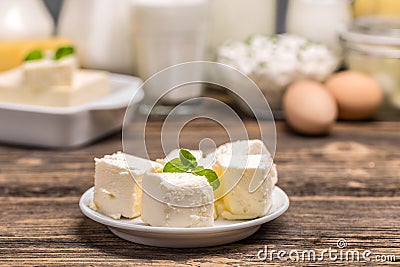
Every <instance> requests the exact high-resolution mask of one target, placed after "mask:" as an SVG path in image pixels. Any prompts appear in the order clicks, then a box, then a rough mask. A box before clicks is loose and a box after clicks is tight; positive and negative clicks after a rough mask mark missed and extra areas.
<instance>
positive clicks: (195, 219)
mask: <svg viewBox="0 0 400 267" xmlns="http://www.w3.org/2000/svg"><path fill="white" fill-rule="evenodd" d="M143 191H144V192H143V199H142V220H143V222H144V223H147V224H149V225H152V226H163V227H205V226H212V225H214V207H213V206H214V205H213V200H214V198H213V189H212V187H211V186H210V184H209V183H208V181H207V179H206V177H204V176H196V175H193V174H191V173H146V174H145V175H144V177H143Z"/></svg>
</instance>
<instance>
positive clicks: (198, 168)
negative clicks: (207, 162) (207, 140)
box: [192, 166, 204, 174]
mask: <svg viewBox="0 0 400 267" xmlns="http://www.w3.org/2000/svg"><path fill="white" fill-rule="evenodd" d="M202 170H204V167H203V166H196V168H194V169H193V170H192V172H193V173H194V174H196V173H197V172H200V171H202Z"/></svg>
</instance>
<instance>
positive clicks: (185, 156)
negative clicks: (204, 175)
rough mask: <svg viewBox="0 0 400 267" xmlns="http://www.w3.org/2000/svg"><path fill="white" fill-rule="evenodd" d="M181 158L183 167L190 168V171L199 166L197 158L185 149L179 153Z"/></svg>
mask: <svg viewBox="0 0 400 267" xmlns="http://www.w3.org/2000/svg"><path fill="white" fill-rule="evenodd" d="M179 158H180V160H181V162H182V164H183V165H185V166H188V167H189V169H194V168H196V166H197V160H196V158H195V156H193V155H192V153H190V152H189V151H187V150H185V149H181V150H180V151H179Z"/></svg>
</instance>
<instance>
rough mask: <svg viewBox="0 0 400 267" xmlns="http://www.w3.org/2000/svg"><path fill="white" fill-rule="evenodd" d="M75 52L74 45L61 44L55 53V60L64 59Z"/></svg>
mask: <svg viewBox="0 0 400 267" xmlns="http://www.w3.org/2000/svg"><path fill="white" fill-rule="evenodd" d="M74 53H75V48H74V47H73V46H61V47H59V48H58V49H57V50H56V52H55V53H54V60H59V59H62V58H63V57H67V56H70V55H73V54H74Z"/></svg>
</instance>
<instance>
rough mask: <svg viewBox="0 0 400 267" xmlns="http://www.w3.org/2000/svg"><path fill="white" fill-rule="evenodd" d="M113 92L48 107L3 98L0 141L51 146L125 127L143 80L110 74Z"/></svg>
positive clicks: (78, 143)
mask: <svg viewBox="0 0 400 267" xmlns="http://www.w3.org/2000/svg"><path fill="white" fill-rule="evenodd" d="M110 83H111V88H112V91H111V93H110V94H109V95H108V96H106V97H104V98H101V99H99V100H97V101H94V102H90V103H87V104H84V105H80V106H74V107H45V106H33V105H19V104H12V103H1V102H0V123H1V126H0V142H3V143H10V144H18V145H29V146H38V147H47V148H68V147H77V146H82V145H85V144H88V143H90V142H93V141H95V140H96V139H99V138H101V137H104V136H106V135H108V134H110V133H112V132H115V131H117V130H119V129H121V127H122V123H123V118H124V115H125V110H126V107H127V106H128V105H129V103H130V101H131V99H132V97H133V96H134V98H133V99H132V105H134V104H138V103H139V102H140V101H141V100H142V98H143V96H144V93H143V91H142V89H141V88H140V86H141V84H142V80H140V79H139V78H136V77H132V76H127V75H121V74H110Z"/></svg>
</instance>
